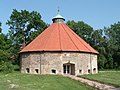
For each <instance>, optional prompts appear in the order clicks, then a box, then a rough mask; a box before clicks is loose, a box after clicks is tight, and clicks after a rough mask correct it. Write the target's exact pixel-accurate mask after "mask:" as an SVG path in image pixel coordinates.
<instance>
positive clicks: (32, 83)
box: [0, 72, 94, 90]
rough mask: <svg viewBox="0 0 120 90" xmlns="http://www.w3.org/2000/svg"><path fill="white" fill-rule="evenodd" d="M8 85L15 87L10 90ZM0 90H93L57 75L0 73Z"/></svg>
mask: <svg viewBox="0 0 120 90" xmlns="http://www.w3.org/2000/svg"><path fill="white" fill-rule="evenodd" d="M10 84H15V85H16V86H17V87H15V88H10V86H9V85H10ZM0 90H94V89H93V88H92V87H89V86H87V85H85V84H82V83H80V82H78V81H75V80H71V79H69V78H67V77H63V76H59V75H31V74H21V73H19V72H14V73H10V74H3V73H0Z"/></svg>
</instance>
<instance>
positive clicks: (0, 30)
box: [0, 22, 2, 33]
mask: <svg viewBox="0 0 120 90" xmlns="http://www.w3.org/2000/svg"><path fill="white" fill-rule="evenodd" d="M1 25H2V23H1V22H0V33H1V32H2V28H1Z"/></svg>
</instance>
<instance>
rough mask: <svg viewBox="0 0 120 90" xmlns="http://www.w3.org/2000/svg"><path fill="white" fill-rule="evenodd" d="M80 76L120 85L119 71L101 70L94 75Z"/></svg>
mask: <svg viewBox="0 0 120 90" xmlns="http://www.w3.org/2000/svg"><path fill="white" fill-rule="evenodd" d="M80 77H82V78H87V79H90V80H94V81H98V82H102V83H105V84H110V85H113V86H116V87H120V71H101V72H99V73H98V74H95V75H82V76H80Z"/></svg>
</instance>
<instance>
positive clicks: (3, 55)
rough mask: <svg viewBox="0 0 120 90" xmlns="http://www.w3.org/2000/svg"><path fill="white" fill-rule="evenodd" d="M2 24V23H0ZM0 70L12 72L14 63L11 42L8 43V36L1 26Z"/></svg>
mask: <svg viewBox="0 0 120 90" xmlns="http://www.w3.org/2000/svg"><path fill="white" fill-rule="evenodd" d="M0 26H1V24H0ZM0 30H1V32H0V71H2V72H5V73H8V72H12V70H13V65H12V62H11V53H10V44H9V43H8V41H9V40H8V39H7V37H6V36H5V35H4V34H3V33H2V28H1V27H0Z"/></svg>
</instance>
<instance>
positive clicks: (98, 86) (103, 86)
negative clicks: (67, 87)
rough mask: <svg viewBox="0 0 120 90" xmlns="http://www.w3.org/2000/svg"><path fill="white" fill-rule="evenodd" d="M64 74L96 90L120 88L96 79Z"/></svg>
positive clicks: (117, 89) (119, 89) (118, 89)
mask: <svg viewBox="0 0 120 90" xmlns="http://www.w3.org/2000/svg"><path fill="white" fill-rule="evenodd" d="M64 76H65V77H69V78H71V79H74V80H78V81H80V82H82V83H85V84H87V85H89V86H92V87H95V88H97V89H98V90H120V88H116V87H114V86H111V85H106V84H102V83H99V82H96V81H91V80H88V79H83V78H80V77H76V76H72V75H64Z"/></svg>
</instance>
